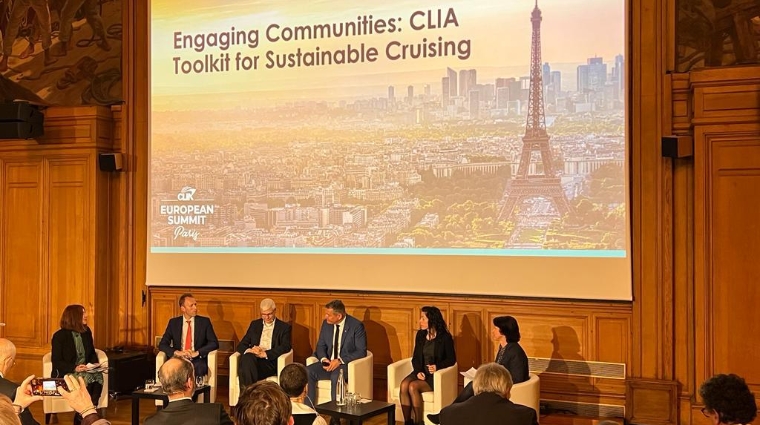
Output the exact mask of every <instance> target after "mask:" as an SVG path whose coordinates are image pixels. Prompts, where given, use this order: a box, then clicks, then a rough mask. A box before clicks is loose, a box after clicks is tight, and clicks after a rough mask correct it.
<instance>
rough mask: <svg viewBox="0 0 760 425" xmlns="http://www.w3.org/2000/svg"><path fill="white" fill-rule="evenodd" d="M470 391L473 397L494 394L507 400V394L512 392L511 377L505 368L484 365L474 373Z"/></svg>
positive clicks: (496, 364) (495, 364)
mask: <svg viewBox="0 0 760 425" xmlns="http://www.w3.org/2000/svg"><path fill="white" fill-rule="evenodd" d="M472 389H473V391H475V395H478V394H482V393H495V394H499V395H500V396H502V397H504V398H506V399H509V393H510V391H511V390H512V375H510V374H509V371H508V370H507V368H505V367H504V366H502V365H500V364H498V363H485V364H483V365H481V366H480V367H479V368H478V371H477V372H475V379H474V380H473V381H472Z"/></svg>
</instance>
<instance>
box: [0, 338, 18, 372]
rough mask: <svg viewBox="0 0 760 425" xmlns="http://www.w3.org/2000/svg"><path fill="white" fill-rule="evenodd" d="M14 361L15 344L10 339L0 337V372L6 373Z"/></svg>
mask: <svg viewBox="0 0 760 425" xmlns="http://www.w3.org/2000/svg"><path fill="white" fill-rule="evenodd" d="M15 362H16V346H15V345H13V343H12V342H10V340H7V339H5V338H0V374H2V375H3V376H5V375H7V374H8V371H9V370H11V368H12V367H13V364H14V363H15Z"/></svg>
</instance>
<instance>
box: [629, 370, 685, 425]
mask: <svg viewBox="0 0 760 425" xmlns="http://www.w3.org/2000/svg"><path fill="white" fill-rule="evenodd" d="M627 384H628V392H627V394H626V415H627V416H628V420H629V421H630V422H631V423H643V424H651V425H668V424H674V423H676V422H677V421H678V384H677V382H675V381H664V380H654V379H651V380H647V379H631V380H629V381H628V382H627Z"/></svg>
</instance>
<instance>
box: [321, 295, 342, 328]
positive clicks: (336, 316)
mask: <svg viewBox="0 0 760 425" xmlns="http://www.w3.org/2000/svg"><path fill="white" fill-rule="evenodd" d="M344 317H346V306H345V305H344V304H343V301H341V300H332V301H330V302H329V303H327V304H325V320H326V321H327V323H329V324H331V325H334V324H336V323H338V322H340V321H341V320H343V318H344Z"/></svg>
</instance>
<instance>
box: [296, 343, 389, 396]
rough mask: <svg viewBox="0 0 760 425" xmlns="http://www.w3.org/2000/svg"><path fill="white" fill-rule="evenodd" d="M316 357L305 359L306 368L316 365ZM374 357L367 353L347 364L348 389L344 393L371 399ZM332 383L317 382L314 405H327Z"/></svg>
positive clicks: (369, 352) (323, 380) (327, 380)
mask: <svg viewBox="0 0 760 425" xmlns="http://www.w3.org/2000/svg"><path fill="white" fill-rule="evenodd" d="M317 361H318V360H317V358H316V357H309V358H308V359H306V366H309V365H310V364H313V363H316V362H317ZM373 368H374V357H373V356H372V352H371V351H367V357H364V358H361V359H356V360H354V361H352V362H349V363H348V388H346V391H348V392H352V393H354V394H359V395H360V396H361V397H362V398H368V399H370V400H371V399H372V380H373V376H374V371H373ZM331 386H332V383H331V382H330V380H329V379H322V380H319V381H317V388H316V390H317V399H316V400H314V404H322V403H327V402H328V401H331V400H332V391H331Z"/></svg>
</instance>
